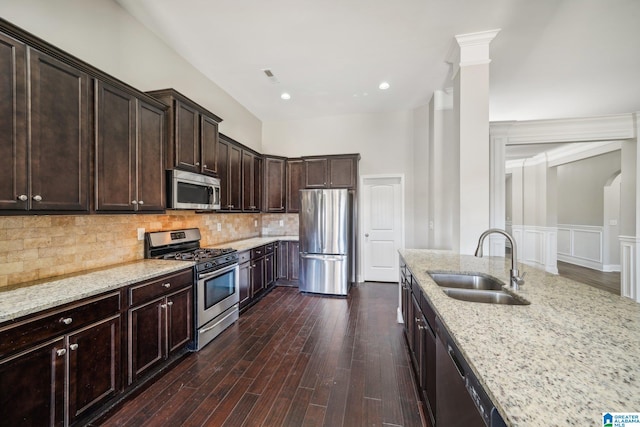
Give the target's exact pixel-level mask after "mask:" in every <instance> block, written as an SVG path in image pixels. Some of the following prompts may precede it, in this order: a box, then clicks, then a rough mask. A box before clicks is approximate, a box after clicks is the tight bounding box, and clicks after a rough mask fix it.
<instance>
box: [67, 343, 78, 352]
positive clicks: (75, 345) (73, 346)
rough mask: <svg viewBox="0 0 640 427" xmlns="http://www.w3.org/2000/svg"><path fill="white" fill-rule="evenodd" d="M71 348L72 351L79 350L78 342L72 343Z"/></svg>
mask: <svg viewBox="0 0 640 427" xmlns="http://www.w3.org/2000/svg"><path fill="white" fill-rule="evenodd" d="M69 349H70V350H71V351H75V350H77V349H78V344H71V345H70V346H69Z"/></svg>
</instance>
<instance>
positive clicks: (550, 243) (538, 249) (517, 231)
mask: <svg viewBox="0 0 640 427" xmlns="http://www.w3.org/2000/svg"><path fill="white" fill-rule="evenodd" d="M512 235H513V238H514V239H515V240H516V245H517V248H518V262H521V263H522V264H526V265H531V266H533V267H537V268H540V269H543V270H545V271H547V272H549V273H552V274H558V262H557V261H558V254H557V248H558V242H557V229H556V228H555V227H540V226H534V225H520V224H517V225H512Z"/></svg>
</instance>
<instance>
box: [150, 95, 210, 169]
mask: <svg viewBox="0 0 640 427" xmlns="http://www.w3.org/2000/svg"><path fill="white" fill-rule="evenodd" d="M147 93H148V94H149V95H151V96H153V97H155V98H157V99H159V100H160V101H162V102H164V103H165V104H167V105H168V106H169V111H168V115H169V126H168V129H169V131H168V135H167V140H168V142H167V168H168V169H173V168H176V169H182V170H186V171H191V172H197V173H203V174H206V175H214V176H218V175H220V173H219V171H218V168H217V163H218V161H219V160H218V158H217V153H218V150H217V145H218V124H219V123H220V122H221V121H222V119H221V118H220V117H218V116H216V115H215V114H213V113H212V112H210V111H208V110H207V109H205V108H204V107H202V106H200V105H198V104H196V103H195V102H193V101H192V100H190V99H189V98H187V97H186V96H184V95H182V94H181V93H180V92H178V91H176V90H174V89H162V90H154V91H151V92H147Z"/></svg>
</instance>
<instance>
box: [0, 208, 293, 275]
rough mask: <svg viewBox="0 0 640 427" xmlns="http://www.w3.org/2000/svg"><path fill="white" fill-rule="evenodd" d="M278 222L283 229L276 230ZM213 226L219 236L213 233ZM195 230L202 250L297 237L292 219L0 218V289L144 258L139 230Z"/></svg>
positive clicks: (179, 215)
mask: <svg viewBox="0 0 640 427" xmlns="http://www.w3.org/2000/svg"><path fill="white" fill-rule="evenodd" d="M280 221H282V224H283V225H280ZM218 224H220V226H221V231H218ZM190 227H197V228H199V229H200V232H201V233H202V241H201V245H202V246H212V245H216V244H220V243H224V242H228V241H232V240H240V239H248V238H251V237H258V236H260V235H261V233H262V235H268V236H277V235H291V234H297V233H298V216H297V215H295V214H288V215H285V214H282V215H273V214H196V213H195V212H193V211H169V212H168V213H166V214H162V215H146V214H139V215H38V216H0V287H3V286H8V285H12V284H16V283H21V282H27V281H31V280H36V279H44V278H48V277H53V276H59V275H62V274H68V273H76V272H79V271H83V270H88V269H92V268H98V267H105V266H108V265H113V264H119V263H123V262H128V261H135V260H139V259H143V258H144V242H143V241H139V240H138V239H137V229H138V228H144V229H145V231H158V230H172V229H178V228H190Z"/></svg>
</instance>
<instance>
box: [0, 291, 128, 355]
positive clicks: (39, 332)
mask: <svg viewBox="0 0 640 427" xmlns="http://www.w3.org/2000/svg"><path fill="white" fill-rule="evenodd" d="M119 312H120V291H117V292H112V293H110V294H107V295H104V296H101V297H98V298H92V299H87V300H84V301H82V302H80V303H73V304H71V305H67V306H66V307H65V308H62V309H59V310H55V311H48V312H45V313H43V314H41V315H37V314H36V315H34V316H30V317H29V318H27V319H25V320H22V321H18V322H16V323H10V324H7V325H5V326H2V327H0V358H1V357H3V356H5V355H7V354H10V353H13V352H16V351H18V350H21V349H24V348H26V347H28V346H31V345H34V344H37V343H39V342H42V341H44V340H47V339H51V338H54V337H56V336H60V335H64V334H67V333H69V332H72V331H73V330H76V329H78V328H80V327H83V326H86V325H89V324H91V323H94V322H97V321H99V320H102V319H104V318H106V317H109V316H112V315H114V314H117V313H119Z"/></svg>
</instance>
